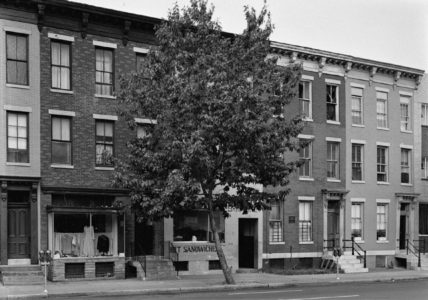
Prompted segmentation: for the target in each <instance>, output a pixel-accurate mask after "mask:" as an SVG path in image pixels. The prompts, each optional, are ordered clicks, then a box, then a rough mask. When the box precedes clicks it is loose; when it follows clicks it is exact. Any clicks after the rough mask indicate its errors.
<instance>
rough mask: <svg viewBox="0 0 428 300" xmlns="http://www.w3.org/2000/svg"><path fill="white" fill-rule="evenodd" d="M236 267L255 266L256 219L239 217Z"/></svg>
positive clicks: (248, 267) (246, 267) (247, 267)
mask: <svg viewBox="0 0 428 300" xmlns="http://www.w3.org/2000/svg"><path fill="white" fill-rule="evenodd" d="M238 227H239V228H238V231H239V238H238V267H239V268H244V269H253V268H256V267H257V255H258V253H257V244H258V240H257V219H239V223H238Z"/></svg>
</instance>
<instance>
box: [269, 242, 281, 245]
mask: <svg viewBox="0 0 428 300" xmlns="http://www.w3.org/2000/svg"><path fill="white" fill-rule="evenodd" d="M269 245H285V242H269Z"/></svg>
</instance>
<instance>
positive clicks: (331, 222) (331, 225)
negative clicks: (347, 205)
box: [327, 201, 340, 250]
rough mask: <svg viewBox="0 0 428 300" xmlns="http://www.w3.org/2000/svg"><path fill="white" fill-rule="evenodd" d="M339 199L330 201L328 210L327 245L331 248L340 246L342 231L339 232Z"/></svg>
mask: <svg viewBox="0 0 428 300" xmlns="http://www.w3.org/2000/svg"><path fill="white" fill-rule="evenodd" d="M339 209H340V206H339V201H329V202H328V210H327V240H328V242H327V247H328V248H329V250H331V249H332V248H337V247H340V241H339V239H340V233H339Z"/></svg>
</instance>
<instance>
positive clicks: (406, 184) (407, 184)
mask: <svg viewBox="0 0 428 300" xmlns="http://www.w3.org/2000/svg"><path fill="white" fill-rule="evenodd" d="M401 185H402V186H413V183H401Z"/></svg>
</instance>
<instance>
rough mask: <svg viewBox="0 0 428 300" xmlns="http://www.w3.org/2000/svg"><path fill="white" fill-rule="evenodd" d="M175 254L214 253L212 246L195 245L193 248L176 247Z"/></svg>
mask: <svg viewBox="0 0 428 300" xmlns="http://www.w3.org/2000/svg"><path fill="white" fill-rule="evenodd" d="M177 248H178V249H177V252H180V251H181V252H183V253H186V252H216V250H215V246H214V245H195V246H193V245H192V246H190V245H189V246H188V245H186V246H181V247H177Z"/></svg>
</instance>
